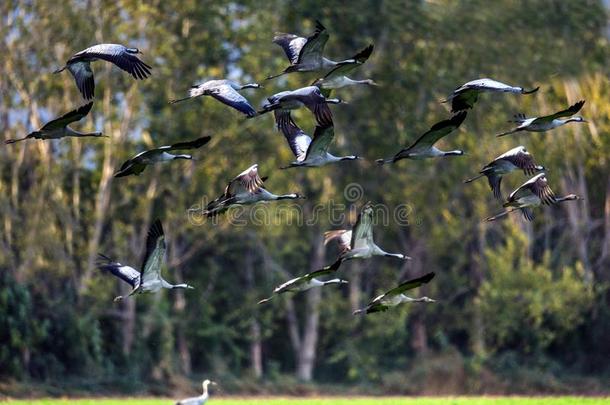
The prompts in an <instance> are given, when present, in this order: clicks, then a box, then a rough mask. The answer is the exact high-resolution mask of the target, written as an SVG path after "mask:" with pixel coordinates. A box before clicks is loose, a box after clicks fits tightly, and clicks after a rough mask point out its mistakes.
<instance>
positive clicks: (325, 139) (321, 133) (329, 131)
mask: <svg viewBox="0 0 610 405" xmlns="http://www.w3.org/2000/svg"><path fill="white" fill-rule="evenodd" d="M334 137H335V128H334V127H332V126H330V127H321V126H316V130H315V131H314V133H313V141H311V144H310V145H309V148H307V156H306V157H305V159H307V158H309V157H311V156H315V155H323V154H325V153H326V152H327V151H328V146H329V145H330V143H331V142H332V141H333V138H334Z"/></svg>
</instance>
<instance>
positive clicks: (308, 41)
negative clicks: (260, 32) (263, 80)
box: [267, 21, 338, 79]
mask: <svg viewBox="0 0 610 405" xmlns="http://www.w3.org/2000/svg"><path fill="white" fill-rule="evenodd" d="M328 38H329V34H328V31H327V30H326V28H325V27H324V26H323V25H322V24H321V23H320V22H319V21H316V28H315V31H314V33H313V34H312V35H310V36H309V37H307V38H304V37H300V36H297V35H294V34H286V33H276V35H275V37H273V43H275V44H277V45H279V46H281V47H282V49H283V50H284V53H285V54H286V57H287V58H288V60H289V62H290V65H289V66H288V67H287V68H286V69H284V71H282V73H280V74H277V75H273V76H269V77H268V78H267V79H273V78H275V77H278V76H282V75H284V74H286V73H292V72H314V71H322V70H327V69H331V68H333V67H335V66H336V65H337V63H338V62H334V61H332V60H330V59H328V58H325V57H324V56H323V53H324V47H325V46H326V42H327V41H328Z"/></svg>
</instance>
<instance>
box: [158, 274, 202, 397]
mask: <svg viewBox="0 0 610 405" xmlns="http://www.w3.org/2000/svg"><path fill="white" fill-rule="evenodd" d="M168 284H169V283H168ZM169 285H170V288H171V289H174V288H182V289H184V288H189V285H188V284H169ZM205 390H207V386H205Z"/></svg>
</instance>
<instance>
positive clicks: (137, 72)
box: [68, 44, 152, 79]
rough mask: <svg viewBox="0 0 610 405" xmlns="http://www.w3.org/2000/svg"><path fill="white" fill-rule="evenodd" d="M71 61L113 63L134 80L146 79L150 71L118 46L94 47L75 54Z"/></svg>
mask: <svg viewBox="0 0 610 405" xmlns="http://www.w3.org/2000/svg"><path fill="white" fill-rule="evenodd" d="M72 59H75V60H79V59H80V60H82V59H85V60H87V59H102V60H105V61H107V62H111V63H114V64H115V65H116V66H118V67H119V68H121V69H123V70H124V71H126V72H127V73H129V74H130V75H132V76H133V77H134V78H135V79H146V78H147V77H148V76H150V69H152V68H151V67H150V66H148V65H147V64H146V63H144V62H142V61H141V60H140V58H138V57H137V56H136V55H135V54H133V53H130V52H128V51H127V48H126V47H124V46H123V45H119V44H99V45H94V46H92V47H90V48H87V49H85V50H83V51H80V52H79V53H77V54H75V55H74V56H73V57H72V58H71V60H72ZM68 64H70V61H68Z"/></svg>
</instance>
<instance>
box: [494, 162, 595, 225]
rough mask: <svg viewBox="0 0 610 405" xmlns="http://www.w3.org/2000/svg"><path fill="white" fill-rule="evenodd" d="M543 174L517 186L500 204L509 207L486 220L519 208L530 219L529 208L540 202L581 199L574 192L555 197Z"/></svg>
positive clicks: (548, 203) (554, 202)
mask: <svg viewBox="0 0 610 405" xmlns="http://www.w3.org/2000/svg"><path fill="white" fill-rule="evenodd" d="M545 176H546V174H545V173H540V174H537V175H536V176H534V177H532V178H531V179H529V180H528V181H526V182H525V183H523V184H522V185H521V186H519V187H518V188H517V189H516V190H515V191H513V192H512V193H511V194H510V195H509V196H508V199H507V200H506V202H505V203H504V204H503V205H502V206H503V207H505V208H510V209H508V210H505V211H503V212H501V213H499V214H497V215H494V216H493V217H489V218H487V219H486V221H495V220H496V219H498V218H501V217H503V216H505V215H508V214H510V213H511V212H513V211H517V210H521V213H522V214H523V217H524V218H525V219H526V220H528V221H532V220H533V219H534V214H533V213H532V210H531V208H534V207H539V206H540V205H541V204H544V205H551V204H557V203H560V202H563V201H572V200H582V199H583V198H582V197H580V196H578V195H576V194H568V195H566V196H564V197H555V193H553V190H551V187H549V185H548V183H547V180H546V177H545Z"/></svg>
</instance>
